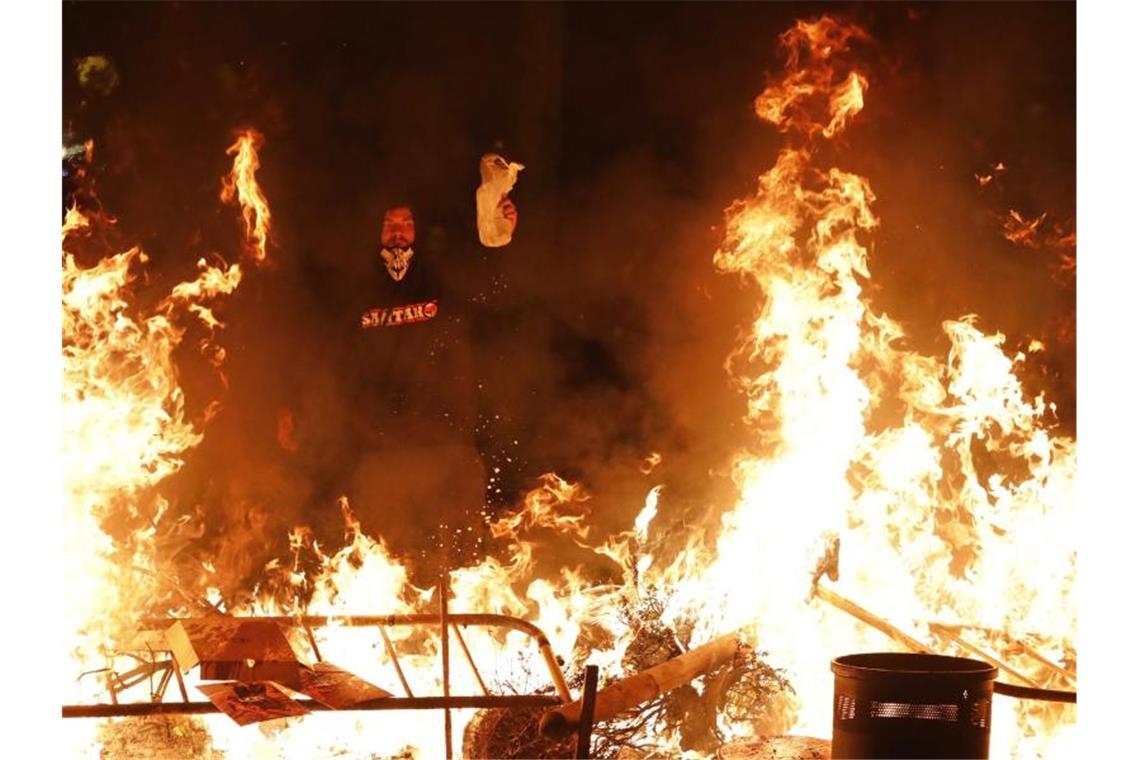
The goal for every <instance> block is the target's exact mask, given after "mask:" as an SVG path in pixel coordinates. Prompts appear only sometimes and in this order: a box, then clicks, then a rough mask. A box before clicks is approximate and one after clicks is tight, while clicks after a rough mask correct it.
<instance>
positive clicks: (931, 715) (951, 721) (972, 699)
mask: <svg viewBox="0 0 1140 760" xmlns="http://www.w3.org/2000/svg"><path fill="white" fill-rule="evenodd" d="M831 670H832V672H833V673H835V701H834V705H833V714H832V739H831V756H832V758H835V760H843V759H844V758H846V759H848V760H850V759H852V758H988V757H989V748H990V703H991V699H992V697H993V685H994V678H996V677H997V668H995V667H993V666H992V665H990V664H988V663H985V662H981V661H978V660H970V659H966V658H963V657H943V656H941V655H932V654H901V653H871V654H852V655H846V656H843V657H837V658H835V659H834V660H832V661H831Z"/></svg>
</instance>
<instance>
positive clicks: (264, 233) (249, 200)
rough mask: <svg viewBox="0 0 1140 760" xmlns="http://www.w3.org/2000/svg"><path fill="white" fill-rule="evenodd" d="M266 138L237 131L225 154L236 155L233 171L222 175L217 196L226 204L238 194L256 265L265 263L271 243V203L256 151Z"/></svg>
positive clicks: (252, 130)
mask: <svg viewBox="0 0 1140 760" xmlns="http://www.w3.org/2000/svg"><path fill="white" fill-rule="evenodd" d="M264 141H265V139H264V138H263V137H262V136H261V133H260V132H258V131H257V130H254V129H246V130H242V131H241V132H239V133H238V137H237V140H236V141H235V142H234V144H233V145H231V146H230V147H229V148H228V149H226V155H227V156H233V157H234V165H233V168H232V169H231V170H230V173H229V174H228V175H226V176H225V177H222V190H221V193H220V194H219V196H218V197H219V198H220V199H221V200H222V202H223V203H232V202H233V200H234V197H235V195H236V197H237V201H238V204H239V205H240V206H241V216H242V220H243V221H244V222H245V238H246V250H247V251H248V252H249V254H250V255H251V256H252V257H253V260H254V261H255V262H256V263H257V264H264V263H265V261H266V255H267V254H266V246H267V245H268V243H269V221H270V213H269V202H268V201H267V200H266V199H265V194H264V193H262V192H261V186H260V185H259V184H258V183H257V176H256V175H257V170H258V169H259V168H260V167H261V161H260V160H259V159H258V156H257V151H258V150H259V149H260V148H261V145H262V143H263V142H264Z"/></svg>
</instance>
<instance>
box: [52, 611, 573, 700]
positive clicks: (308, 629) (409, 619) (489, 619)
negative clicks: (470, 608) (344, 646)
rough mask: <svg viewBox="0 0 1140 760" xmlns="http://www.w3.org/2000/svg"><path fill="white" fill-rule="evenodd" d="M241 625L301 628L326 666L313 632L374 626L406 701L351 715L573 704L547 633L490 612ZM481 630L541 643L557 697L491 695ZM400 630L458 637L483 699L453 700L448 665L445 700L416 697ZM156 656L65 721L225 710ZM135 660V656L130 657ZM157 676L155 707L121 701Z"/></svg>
mask: <svg viewBox="0 0 1140 760" xmlns="http://www.w3.org/2000/svg"><path fill="white" fill-rule="evenodd" d="M240 619H242V620H250V621H268V622H275V623H279V624H281V625H286V626H292V627H299V628H301V629H303V630H304V632H305V634H306V636H307V637H308V640H309V644H310V646H311V647H312V649H313V654H314V656H315V657H316V659H317V661H318V662H320V661H321V659H322V658H321V653H320V649H319V648H318V647H317V641H316V636H315V635H314V634H313V629H314V628H319V627H322V626H328V625H335V626H349V627H372V626H375V627H376V628H378V629H379V632H380V637H381V639H382V640H383V642H384V649H385V652H386V653H387V655H388V659H389V660H391V662H392V665H393V668H394V669H395V671H396V675H397V677H398V678H399V680H400V684H401V686H402V687H403V689H404V693H405V695H406V696H404V697H397V696H394V695H393V696H390V697H383V698H380V699H371V700H366V701H364V702H360V703H357V704H355V705H353V706H352V707H350V708H346V711H353V710H366V711H370V710H439V709H442V710H451V709H455V708H471V707H474V708H491V707H550V706H557V705H559V704H564V703H566V702H570V701H572V697H571V696H570V690H569V688H568V687H567V685H566V679H565V677H564V676H563V674H562V669H561V667H560V666H559V664H558V660H557V658H556V657H555V655H554V652H553V650H552V649H551V646H550V640H549V639H548V638H547V637H546V634H545V633H543V631H542V629H540V628H539V627H538V626H536V625H535V624H534V623H530V622H528V621H526V620H521V619H519V618H516V617H511V616H509V615H497V614H488V613H452V614H448V613H447V612H446V608H444V609H443V610H441V613H440V614H435V613H421V614H412V615H352V616H344V617H340V616H325V615H305V616H301V617H288V616H268V617H257V616H249V617H244V616H243V617H241V618H240ZM177 620H179V619H176V618H160V619H150V620H146V621H143V624H144V626H145V627H150V628H159V629H160V628H165V627H166V626H169V625H171V624H172V623H174V622H177ZM471 625H474V626H482V627H491V628H507V629H510V630H515V631H519V632H521V633H524V634H526V635H528V636H529V637H530V638H532V639H534V640H535V641H536V643H537V644H538V649H539V652H540V653H541V655H542V659H543V662H544V663H545V664H546V667H547V670H548V671H549V672H550V677H551V681H552V682H553V684H554V689H555V691H556V692H557V696H554V695H546V694H509V695H496V694H491V693H490V692H489V691H488V689H487V686H486V682H485V681H484V680H483V677H482V675H481V674H480V672H479V669H478V667H477V666H476V665H475V660H474V658H472V656H471V651H470V649H469V648H468V647H467V642H466V641H465V640H464V638H463V634H462V633H461V631H460V628H461V627H466V626H471ZM396 627H439V628H440V629H441V630H442V631H444V632H448V631H450V632H451V633H453V634H454V635H455V638H456V641H457V642H458V643H459V646H460V649H461V650H462V651H463V654H464V659H466V661H467V664H468V665H469V666H470V668H471V670H472V672H473V673H474V675H475V680H476V682H477V683H478V684H479V687H480V690H481V691H482V692H483V693H482V694H481V695H462V696H453V695H451V694H450V683H449V680H450V678H449V673H448V670H447V667H448V666H447V664H446V661H444V663H445V664H444V696H442V697H440V696H428V697H425V696H420V697H417V696H415V695H414V694H413V693H412V690H411V687H410V686H409V684H408V680H407V678H406V677H405V675H404V671H403V668H402V667H401V665H400V658H399V655H398V653H397V652H396V648H395V646H394V645H393V644H392V640H391V638H390V637H389V636H388V629H389V628H396ZM450 638H451V637H450V635H445V636H443V637H441V642H446V641H448V640H450ZM441 650H442V651H441V658H442V656H443V652H446V648H445V647H441ZM150 651H151V654H152V656H155V655H161V654H162V653H164V652H165V653H166V654H167V655H168V657H167V658H166V659H157V658H154V659H152V660H151V661H149V662H148V661H146V660H142V658H139V657H136V659H139V660H141V661H142V663H143V664H141V665H139V666H138V667H136V668H133V669H131V670H129V671H127V672H125V673H122V674H119V673H114V672H109V673H108V675H107V685H108V690H109V692H110V696H111V703H110V704H94V705H64V706H63V717H64V718H113V717H127V716H146V715H164V714H166V715H169V714H181V715H200V714H206V713H216V712H220V710H219V709H218V708H217V707H216V706H215V705H214V703H212V702H191V701H190V699H189V696H188V694H187V692H186V687H185V684H184V683H183V680H182V673H181V671H180V669H179V668H178V666H177V663H175V662H174V659H173V655H172V654H170V653H169V651H168V650H159V649H153V648H150ZM131 656H135V655H131ZM155 674H157V675H158V676H159V686H158V688H153V687H152V689H151V698H152V701H150V702H133V703H124V702H120V701H119V699H118V696H119V692H121V691H124V690H125V689H128V688H131V687H133V686H135V685H137V684H138V683H141V682H142V680H144V679H146V678H148V677H152V676H154V675H155ZM172 675H173V676H174V677H175V678H176V680H177V683H178V687H179V690H180V691H181V696H182V701H180V702H163V701H161V700H162V698H163V696H164V695H165V692H166V688H167V686H168V685H169V683H170V681H171V676H172ZM296 701H297V702H298V703H299V704H301V705H302V706H304V707H305V708H306V709H308V710H312V711H321V710H330V709H332V708H329V707H327V706H325V705H323V704H321V703H320V702H317V701H316V700H300V699H299V700H296Z"/></svg>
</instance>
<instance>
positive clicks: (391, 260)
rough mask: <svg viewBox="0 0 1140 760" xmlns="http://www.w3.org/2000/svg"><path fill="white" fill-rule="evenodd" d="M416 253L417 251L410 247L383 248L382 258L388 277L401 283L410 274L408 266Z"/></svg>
mask: <svg viewBox="0 0 1140 760" xmlns="http://www.w3.org/2000/svg"><path fill="white" fill-rule="evenodd" d="M414 253H415V251H413V250H412V248H411V247H410V246H409V247H407V248H381V249H380V258H382V259H384V267H385V268H386V269H387V270H388V275H389V276H390V277H391V278H392V279H393V280H395V281H396V282H399V281H400V280H402V279H404V275H406V274H407V273H408V265H409V264H410V263H411V261H412V255H413V254H414Z"/></svg>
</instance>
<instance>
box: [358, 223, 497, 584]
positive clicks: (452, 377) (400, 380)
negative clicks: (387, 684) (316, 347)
mask: <svg viewBox="0 0 1140 760" xmlns="http://www.w3.org/2000/svg"><path fill="white" fill-rule="evenodd" d="M429 237H430V236H429ZM416 240H417V237H416V218H415V214H414V212H413V210H412V208H411V207H410V206H409V205H406V204H398V205H393V206H391V207H389V208H388V209H387V210H386V211H385V213H384V216H383V218H382V222H381V229H380V240H379V248H378V250H375V249H374V250H375V252H374V253H373V254H372V262H373V264H372V266H371V268H370V270H369V272H368V274H367V276H366V277H363V278H361V279H360V280H358V281H355V282H353V283H352V291H353V293H354V294H355V297H354V298H353V302H352V304H351V306H350V308H349V309H348V310H347V311H348V313H346V314H345V321H344V322H343V323H342V324H344V326H345V329H346V330H347V331H348V334H347V338H348V341H349V344H350V346H351V349H350V351H349V353H348V356H349V361H348V362H347V365H346V366H344V367H342V368H341V369H340V371H341V374H342V376H343V377H344V378H345V385H346V386H349V387H346V390H348V391H349V392H350V393H351V398H352V402H351V403H352V422H351V425H352V432H351V435H352V439H353V447H352V448H353V449H354V450H355V451H356V452H357V453H358V460H357V463H356V465H355V467H354V468H353V472H352V474H351V476H350V483H349V484H348V485H349V495H350V500H351V501H352V503H353V506H354V508H355V509H356V510H357V511H358V514H360V515H361V516H362V518H363V519H364V520H365V527H366V528H370V529H372V530H374V531H378V532H379V533H381V534H382V535H383V536H384V537H385V538H386V539H388V540H389V541H390V542H391V543H392V544H393V545H394V546H396V547H397V548H404V549H409V548H410V549H415V550H418V551H419V552H421V553H422V554H423V555H424V559H425V560H426V562H427V563H428V564H431V560H433V559H435V557H433V556H432V553H433V552H435V551H436V547H437V546H438V536H437V535H436V534H437V532H438V530H439V529H440V528H439V527H438V526H442V525H444V524H447V525H450V526H452V527H455V528H459V527H464V528H466V527H469V526H471V525H472V523H473V522H477V521H478V515H479V513H480V510H481V508H482V506H483V498H484V487H485V478H484V472H483V465H482V461H481V459H480V457H479V454H478V451H477V449H476V448H475V444H474V440H475V438H474V429H475V421H476V416H477V399H476V395H475V382H474V378H473V361H472V355H471V345H470V336H469V334H468V333H469V324H468V321H469V320H468V314H467V310H468V304H467V303H466V301H467V299H466V298H464V297H462V295H461V294H460V293H458V292H456V291H455V290H454V289H451V288H448V287H447V280H448V278H446V277H443V276H442V273H443V270H444V269H445V268H446V267H448V266H449V265H450V261H449V258H448V256H449V254H451V253H452V252H449V251H446V250H442V249H440V250H435V248H437V247H440V246H431V247H430V248H431V250H424V251H417V250H416Z"/></svg>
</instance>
